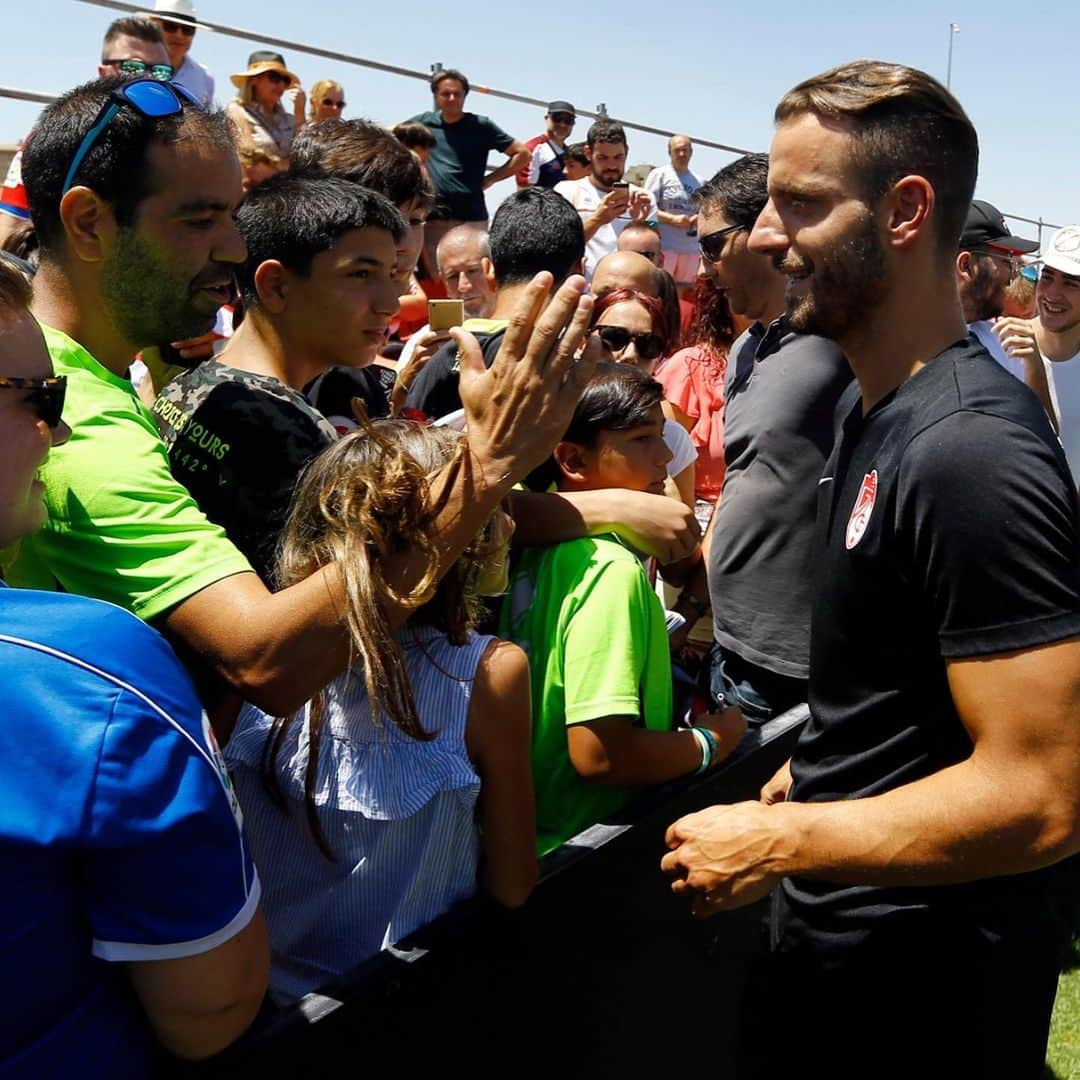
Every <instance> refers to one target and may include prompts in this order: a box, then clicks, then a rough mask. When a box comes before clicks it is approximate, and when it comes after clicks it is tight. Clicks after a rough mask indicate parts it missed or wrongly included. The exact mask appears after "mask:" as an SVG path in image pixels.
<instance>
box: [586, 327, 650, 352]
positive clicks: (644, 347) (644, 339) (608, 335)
mask: <svg viewBox="0 0 1080 1080" xmlns="http://www.w3.org/2000/svg"><path fill="white" fill-rule="evenodd" d="M594 332H595V333H597V334H599V335H600V342H601V344H602V345H603V346H604V348H605V349H606V350H607V351H608V352H610V353H617V352H622V350H623V349H625V348H626V347H627V346H628V345H629V344H630V342H631V341H632V342H633V343H634V348H635V349H636V350H637V354H638V356H640V357H641V359H642V360H655V359H656V358H657V357H658V356H659V355H660V354H661V353H662V352H663V351H664V339H663V338H662V337H661V336H660V335H659V334H653V333H648V334H635V333H633V332H631V331H630V330H626V329H624V328H623V327H621V326H598V327H596V329H595V331H594Z"/></svg>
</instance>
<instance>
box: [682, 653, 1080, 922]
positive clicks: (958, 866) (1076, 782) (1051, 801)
mask: <svg viewBox="0 0 1080 1080" xmlns="http://www.w3.org/2000/svg"><path fill="white" fill-rule="evenodd" d="M947 670H948V679H949V689H950V691H951V693H952V697H953V701H954V703H955V705H956V710H957V712H958V714H959V716H960V719H961V721H962V722H963V725H964V727H965V729H966V730H967V732H968V734H969V735H970V737H971V740H972V743H973V750H972V753H971V756H970V757H969V758H967V759H966V760H964V761H962V762H959V763H958V764H956V765H953V766H950V767H949V768H946V769H942V770H941V771H940V772H936V773H933V774H932V775H930V776H927V777H925V778H923V779H921V780H918V781H915V782H914V783H911V784H905V785H904V786H902V787H899V788H896V789H895V790H893V791H890V792H887V793H885V794H883V795H878V796H874V797H873V798H864V799H848V800H845V801H842V802H824V803H791V802H776V803H774V804H771V805H766V804H764V803H761V802H756V803H750V802H746V803H736V804H735V805H733V806H726V807H712V808H710V809H707V810H703V811H701V812H700V813H697V814H690V815H689V816H687V817H684V818H681V819H680V820H679V821H676V822H675V823H674V824H673V825H672V826H671V827H670V828H669V829H668V834H667V843H668V847H669V848H671V849H672V850H671V851H670V852H669V853H668V854H667V855H665V856H664V859H663V862H662V864H661V865H662V868H663V869H664V870H665V872H666V873H668V874H670V875H671V876H672V877H673V878H674V879H675V880H674V882H673V884H672V890H673V891H675V892H677V893H683V892H685V893H693V895H694V906H693V910H694V913H695V914H696V915H698V916H705V915H709V914H711V913H713V912H715V911H720V910H723V909H725V908H734V907H740V906H742V905H743V904H748V903H752V902H753V901H754V900H757V899H759V898H760V897H762V896H764V895H766V894H767V893H768V892H769V891H770V890H771V889H772V887H773V886H774V885H775V884H776V883H777V882H778V881H779V880H780V879H781V878H782V877H784V876H787V875H789V874H798V875H802V876H804V877H811V878H820V879H823V880H826V881H834V882H838V883H841V884H868V885H870V884H872V885H915V884H918V885H950V884H958V883H961V882H967V881H975V880H978V879H980V878H984V877H990V876H997V875H1003V874H1017V873H1022V872H1024V871H1027V870H1035V869H1038V868H1039V867H1043V866H1047V865H1049V864H1050V863H1053V862H1055V861H1057V860H1059V859H1062V858H1064V857H1066V856H1067V855H1070V854H1072V853H1074V852H1076V851H1077V850H1080V771H1078V770H1077V767H1076V763H1077V761H1078V760H1080V723H1078V722H1077V721H1078V719H1080V640H1077V639H1072V640H1068V641H1063V642H1058V643H1055V644H1052V645H1044V646H1042V647H1040V648H1036V649H1029V650H1025V651H1023V652H1018V653H1009V654H1005V655H1002V656H995V657H987V658H980V659H974V660H963V661H955V662H951V663H949V664H948V668H947Z"/></svg>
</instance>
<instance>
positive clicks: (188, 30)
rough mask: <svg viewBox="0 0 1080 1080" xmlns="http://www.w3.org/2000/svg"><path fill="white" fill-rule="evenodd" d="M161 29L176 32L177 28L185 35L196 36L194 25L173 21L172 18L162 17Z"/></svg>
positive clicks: (171, 32)
mask: <svg viewBox="0 0 1080 1080" xmlns="http://www.w3.org/2000/svg"><path fill="white" fill-rule="evenodd" d="M161 29H162V30H163V31H164V32H165V33H166V34H175V33H176V32H177V30H179V31H180V33H181V34H183V35H184V37H194V36H195V27H194V26H191V25H190V24H189V23H182V22H173V21H172V20H171V19H162V20H161Z"/></svg>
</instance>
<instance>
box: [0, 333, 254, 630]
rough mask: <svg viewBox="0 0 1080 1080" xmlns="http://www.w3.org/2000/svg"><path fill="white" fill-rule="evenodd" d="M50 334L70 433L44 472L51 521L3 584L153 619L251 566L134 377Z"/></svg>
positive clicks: (22, 550) (26, 544)
mask: <svg viewBox="0 0 1080 1080" xmlns="http://www.w3.org/2000/svg"><path fill="white" fill-rule="evenodd" d="M42 330H43V331H44V334H45V342H46V344H47V345H48V348H49V352H50V353H51V354H52V361H53V367H54V368H55V369H56V373H57V374H58V375H66V376H67V378H68V387H67V397H66V399H65V401H64V420H65V421H66V422H67V423H68V425H69V426H70V427H71V438H70V439H69V440H68V441H67V443H65V444H64V445H63V446H59V447H55V448H54V449H53V450H51V451H50V452H49V458H48V461H47V462H46V463H45V465H44V467H43V468H42V470H41V478H42V480H43V482H44V484H45V505H46V508H47V510H48V514H49V518H48V521H47V523H46V525H45V527H44V528H43V529H41V530H40V531H39V532H37V533H35V534H34V535H33V536H29V537H27V538H26V539H24V540H23V542H22V544H21V545H20V546H19V547H18V549H17V550H16V554H15V559H14V563H13V565H12V566H10V567H9V568H7V580H8V581H9V582H10V583H11V584H12V585H19V586H22V587H24V588H33V589H57V588H62V589H64V590H65V591H66V592H71V593H78V594H80V595H82V596H92V597H96V598H97V599H99V600H108V601H109V602H111V603H113V604H117V605H119V606H120V607H123V608H127V609H128V610H129V611H132V612H134V613H135V614H136V615H138V616H139V617H140V618H142V619H147V620H149V619H153V618H154V617H155V616H157V615H160V614H162V613H163V612H165V611H168V610H169V609H170V608H172V607H174V606H175V605H176V604H178V603H180V601H182V600H186V599H187V598H188V597H189V596H193V595H194V594H195V593H197V592H199V591H200V590H201V589H205V588H206V587H207V586H208V585H212V584H213V583H214V582H215V581H220V580H221V579H222V578H224V577H228V576H230V575H231V574H240V573H243V572H245V571H249V570H251V566H250V565H249V563H248V561H247V559H245V558H244V556H243V555H241V554H240V552H239V551H237V549H236V548H235V547H234V546H233V545H232V544H231V543H230V542H229V540H228V539H227V537H226V536H225V533H224V531H223V530H222V529H221V528H219V527H218V526H217V525H214V524H211V522H209V521H208V520H207V519H206V517H205V515H204V514H203V513H202V511H201V510H200V509H199V508H198V506H196V504H195V502H194V500H193V499H192V498H191V496H190V495H189V494H188V492H187V489H186V488H184V486H183V485H182V484H180V483H179V482H178V481H177V480H175V479H174V478H173V475H172V472H171V471H170V470H169V457H168V454H167V453H166V452H165V447H164V445H163V444H162V442H161V439H160V438H159V437H158V432H157V426H156V425H155V423H154V419H153V417H152V416H151V414H150V411H149V410H148V409H146V408H145V407H144V406H143V405H142V403H141V402H140V401H139V399H138V397H137V396H136V394H135V390H134V388H133V387H132V385H131V383H130V382H129V381H128V380H127V379H122V378H120V377H119V376H118V375H114V374H113V373H112V372H111V371H109V370H108V369H107V368H105V367H102V365H101V364H99V363H98V362H97V361H96V360H95V359H94V358H93V357H92V356H91V355H90V354H89V353H88V352H87V351H86V349H84V348H83V347H82V346H81V345H80V344H78V342H76V341H73V340H72V339H71V338H69V337H68V336H67V334H64V333H61V332H60V331H59V330H54V329H52V328H51V327H48V326H43V327H42Z"/></svg>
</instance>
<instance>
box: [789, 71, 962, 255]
mask: <svg viewBox="0 0 1080 1080" xmlns="http://www.w3.org/2000/svg"><path fill="white" fill-rule="evenodd" d="M807 113H810V114H812V115H815V116H821V117H825V118H826V119H829V120H832V121H840V122H841V123H843V124H844V125H845V127H846V128H847V130H848V131H849V133H850V134H851V136H852V141H853V144H854V155H853V156H854V158H855V164H856V166H857V168H858V172H859V179H860V182H861V185H862V195H863V198H864V200H865V201H866V203H867V204H868V205H870V206H874V205H876V204H877V203H878V202H879V201H880V200H881V198H882V197H883V196H884V195H885V194H886V192H888V190H889V189H890V188H891V187H892V186H893V184H895V183H896V182H897V181H898V180H900V179H902V178H903V177H905V176H922V177H925V179H927V180H928V181H929V182H930V184H931V186H932V187H933V189H934V194H935V196H936V199H937V202H936V205H935V217H936V218H937V238H936V239H937V248H938V250H939V252H941V253H942V254H943V255H949V256H952V255H953V254H954V253H955V252H956V251H957V248H958V246H959V241H960V233H961V231H962V229H963V227H964V220H965V218H966V217H967V212H968V208H969V207H970V206H971V198H972V196H973V195H974V194H975V178H976V175H977V173H978V171H979V137H978V135H977V134H976V132H975V127H974V125H973V124H972V123H971V121H970V120H969V119H968V116H967V114H966V113H965V112H964V110H963V108H962V107H961V105H960V103H959V102H958V101H957V100H956V98H954V97H953V95H952V94H951V93H950V92H949V91H948V90H947V89H946V88H945V87H944V86H942V85H941V83H939V82H938V81H937V79H935V78H933V77H932V76H930V75H927V74H926V72H925V71H919V70H917V69H916V68H909V67H905V66H903V65H902V64H888V63H885V62H884V61H881V60H854V61H852V62H851V63H849V64H843V65H841V66H840V67H836V68H832V69H831V70H829V71H826V72H823V73H822V74H821V75H815V76H814V77H813V78H811V79H806V80H805V81H804V82H801V83H799V85H798V86H796V87H794V88H793V89H791V90H789V91H788V92H787V93H786V94H785V95H784V96H783V97H782V98H781V99H780V104H779V105H777V107H776V122H777V123H778V124H780V123H783V122H784V121H786V120H790V119H793V118H795V117H799V116H803V115H805V114H807Z"/></svg>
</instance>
